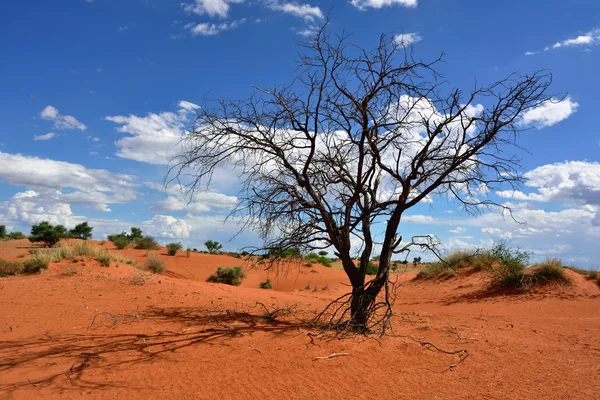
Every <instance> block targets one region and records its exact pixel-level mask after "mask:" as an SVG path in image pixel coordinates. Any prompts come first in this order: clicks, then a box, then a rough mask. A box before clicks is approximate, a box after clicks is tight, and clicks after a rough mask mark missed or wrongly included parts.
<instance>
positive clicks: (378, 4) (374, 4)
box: [350, 0, 418, 10]
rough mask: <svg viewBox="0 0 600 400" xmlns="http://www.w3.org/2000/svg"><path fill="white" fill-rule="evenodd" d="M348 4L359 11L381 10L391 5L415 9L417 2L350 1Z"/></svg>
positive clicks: (387, 0)
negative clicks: (368, 9)
mask: <svg viewBox="0 0 600 400" xmlns="http://www.w3.org/2000/svg"><path fill="white" fill-rule="evenodd" d="M350 3H351V4H352V5H353V6H354V7H356V8H358V9H359V10H365V9H367V8H383V7H389V6H393V5H400V6H404V7H416V6H417V3H418V2H417V0H352V1H351V2H350Z"/></svg>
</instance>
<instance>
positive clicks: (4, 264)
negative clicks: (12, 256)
mask: <svg viewBox="0 0 600 400" xmlns="http://www.w3.org/2000/svg"><path fill="white" fill-rule="evenodd" d="M23 269H24V268H23V264H21V263H19V262H12V261H6V260H4V259H2V258H0V276H10V275H20V274H22V273H23Z"/></svg>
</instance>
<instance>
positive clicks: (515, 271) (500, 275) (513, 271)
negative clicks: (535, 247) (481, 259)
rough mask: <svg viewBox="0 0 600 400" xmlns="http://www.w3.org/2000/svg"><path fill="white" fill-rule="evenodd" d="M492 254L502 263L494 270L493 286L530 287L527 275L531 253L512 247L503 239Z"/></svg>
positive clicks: (522, 288) (519, 288)
mask: <svg viewBox="0 0 600 400" xmlns="http://www.w3.org/2000/svg"><path fill="white" fill-rule="evenodd" d="M490 254H491V256H492V257H493V258H494V259H495V260H497V261H498V263H499V264H500V265H498V266H497V267H496V268H495V269H494V271H493V272H492V286H495V287H507V288H513V289H517V290H526V289H528V288H529V282H527V279H526V277H525V267H526V266H527V264H528V263H529V253H527V252H525V251H521V250H520V249H511V248H509V247H507V246H506V242H504V241H503V242H500V243H497V244H496V245H495V246H494V248H493V249H492V250H491V252H490Z"/></svg>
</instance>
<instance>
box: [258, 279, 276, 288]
mask: <svg viewBox="0 0 600 400" xmlns="http://www.w3.org/2000/svg"><path fill="white" fill-rule="evenodd" d="M258 287H259V288H261V289H273V284H272V283H271V280H270V279H267V280H266V281H264V282H261V283H259V284H258Z"/></svg>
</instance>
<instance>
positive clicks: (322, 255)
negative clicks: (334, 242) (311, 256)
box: [319, 250, 329, 257]
mask: <svg viewBox="0 0 600 400" xmlns="http://www.w3.org/2000/svg"><path fill="white" fill-rule="evenodd" d="M327 254H329V253H328V252H326V251H325V250H321V251H320V252H319V255H320V256H321V257H325V256H327Z"/></svg>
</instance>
